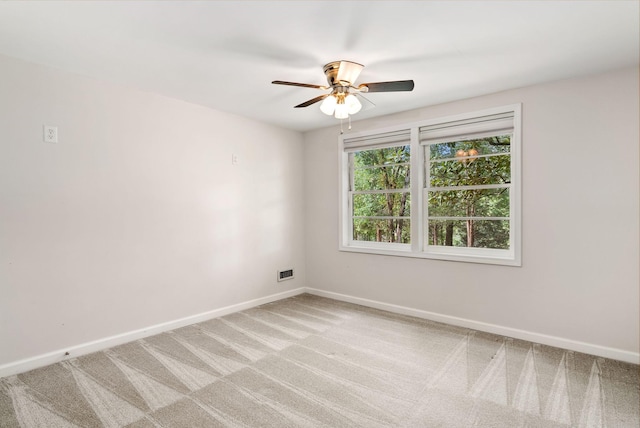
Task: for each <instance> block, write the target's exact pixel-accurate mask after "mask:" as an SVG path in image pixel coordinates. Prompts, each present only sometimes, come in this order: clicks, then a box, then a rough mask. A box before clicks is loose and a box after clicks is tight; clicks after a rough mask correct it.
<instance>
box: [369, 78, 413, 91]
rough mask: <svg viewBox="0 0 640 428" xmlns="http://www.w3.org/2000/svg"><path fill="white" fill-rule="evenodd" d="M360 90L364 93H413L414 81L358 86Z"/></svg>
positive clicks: (373, 83)
mask: <svg viewBox="0 0 640 428" xmlns="http://www.w3.org/2000/svg"><path fill="white" fill-rule="evenodd" d="M365 88H366V89H365ZM358 89H359V90H360V91H362V92H399V91H413V80H396V81H393V82H372V83H362V84H360V85H358Z"/></svg>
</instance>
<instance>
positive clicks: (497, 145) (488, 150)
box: [429, 134, 511, 159]
mask: <svg viewBox="0 0 640 428" xmlns="http://www.w3.org/2000/svg"><path fill="white" fill-rule="evenodd" d="M510 149H511V135H510V134H507V135H496V136H494V137H486V138H477V139H475V140H461V141H455V142H452V143H440V144H431V145H429V152H430V154H429V158H430V159H447V158H455V157H456V154H457V155H458V156H474V155H489V154H492V153H508V152H509V151H510ZM469 150H476V151H477V152H478V153H475V152H471V153H469ZM460 151H462V152H460ZM463 152H466V154H463Z"/></svg>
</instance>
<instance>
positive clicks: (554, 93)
mask: <svg viewBox="0 0 640 428" xmlns="http://www.w3.org/2000/svg"><path fill="white" fill-rule="evenodd" d="M417 84H418V85H419V84H437V82H430V83H421V82H417ZM638 91H639V88H638V69H637V68H634V69H627V70H621V71H618V72H613V73H608V74H603V75H597V76H591V77H585V78H578V79H571V80H565V81H560V82H555V83H550V84H544V85H538V86H532V87H527V88H522V89H518V90H512V91H507V92H501V93H498V94H494V95H489V96H483V97H478V98H473V99H469V100H464V101H459V102H453V103H449V104H444V105H438V106H434V107H429V108H424V109H420V110H414V111H410V112H405V113H402V114H398V115H393V116H387V117H383V118H379V119H370V120H363V121H356V122H354V123H353V130H354V131H360V130H364V129H375V128H380V127H384V126H390V125H393V124H397V123H402V122H413V121H417V120H420V119H423V118H436V117H441V116H447V115H452V114H459V113H464V112H469V111H475V110H481V109H485V108H490V107H496V106H502V105H507V104H514V103H522V105H523V265H522V267H506V266H493V265H481V264H471V263H458V262H445V261H436V260H424V259H410V258H401V257H388V256H379V255H367V254H358V253H348V252H339V251H338V229H337V228H338V205H337V204H338V194H337V192H338V155H337V138H338V128H332V129H322V130H317V131H313V132H308V133H306V134H305V142H304V144H305V152H304V156H305V174H306V178H307V179H306V184H305V185H306V197H307V199H306V222H305V226H306V237H307V243H306V244H307V247H306V248H307V286H308V287H312V288H316V289H319V290H323V291H325V292H328V293H338V294H342V295H345V296H347V297H355V298H357V299H369V300H371V301H375V302H383V303H385V304H387V305H399V306H401V307H405V308H412V309H416V310H418V311H427V312H430V313H431V314H428V315H429V316H433V317H434V318H437V319H447V318H449V319H451V320H454V321H455V320H458V321H464V322H463V323H466V324H467V325H474V324H475V325H477V326H478V327H479V328H481V329H482V328H483V327H487V326H486V325H483V324H481V323H487V324H491V325H493V326H498V327H503V329H502V330H504V331H507V332H508V331H512V332H513V333H518V331H517V330H521V331H522V332H520V333H531V334H529V335H527V334H520V335H521V336H527V337H532V338H533V339H540V340H546V339H549V338H548V337H545V335H546V336H552V339H554V340H547V342H549V343H552V344H553V343H557V344H561V345H566V346H573V345H576V346H573V347H574V348H576V349H587V350H589V351H592V352H599V351H604V352H599V353H601V354H606V355H612V356H619V357H621V358H626V359H631V360H634V359H637V355H638V348H639V346H640V345H639V343H638V340H639V337H640V333H639V331H638V329H639V325H640V320H639V316H638V312H639V301H640V300H639V295H638V288H639V272H638V269H639V268H638V261H639V248H638V247H639V218H640V216H639V212H638V204H639V196H638V195H639V177H638V172H639V166H638V157H639V153H638V147H639V135H638V129H639V127H640V125H639V119H638V118H639V114H640V113H639V108H638ZM380 102H382V101H380ZM363 301H364V300H363ZM514 329H515V330H514ZM498 330H500V329H498ZM555 339H560V340H555ZM572 341H575V342H582V344H588V345H589V346H587V347H586V348H585V347H581V346H580V345H581V344H575V343H572ZM599 347H604V348H606V349H603V350H600V349H599ZM608 351H612V352H608ZM618 351H620V352H618ZM627 357H628V358H627Z"/></svg>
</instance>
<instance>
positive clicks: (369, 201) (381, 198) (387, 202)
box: [353, 193, 411, 217]
mask: <svg viewBox="0 0 640 428" xmlns="http://www.w3.org/2000/svg"><path fill="white" fill-rule="evenodd" d="M410 199H411V197H410V194H409V193H375V194H358V195H353V215H354V216H366V217H372V216H396V217H403V216H408V215H410V212H409V211H410V206H411V203H410V202H411V201H410Z"/></svg>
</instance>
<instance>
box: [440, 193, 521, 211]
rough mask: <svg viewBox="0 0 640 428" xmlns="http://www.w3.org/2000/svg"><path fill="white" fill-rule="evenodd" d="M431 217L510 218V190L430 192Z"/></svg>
mask: <svg viewBox="0 0 640 428" xmlns="http://www.w3.org/2000/svg"><path fill="white" fill-rule="evenodd" d="M429 217H509V189H482V190H448V191H443V192H429Z"/></svg>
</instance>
